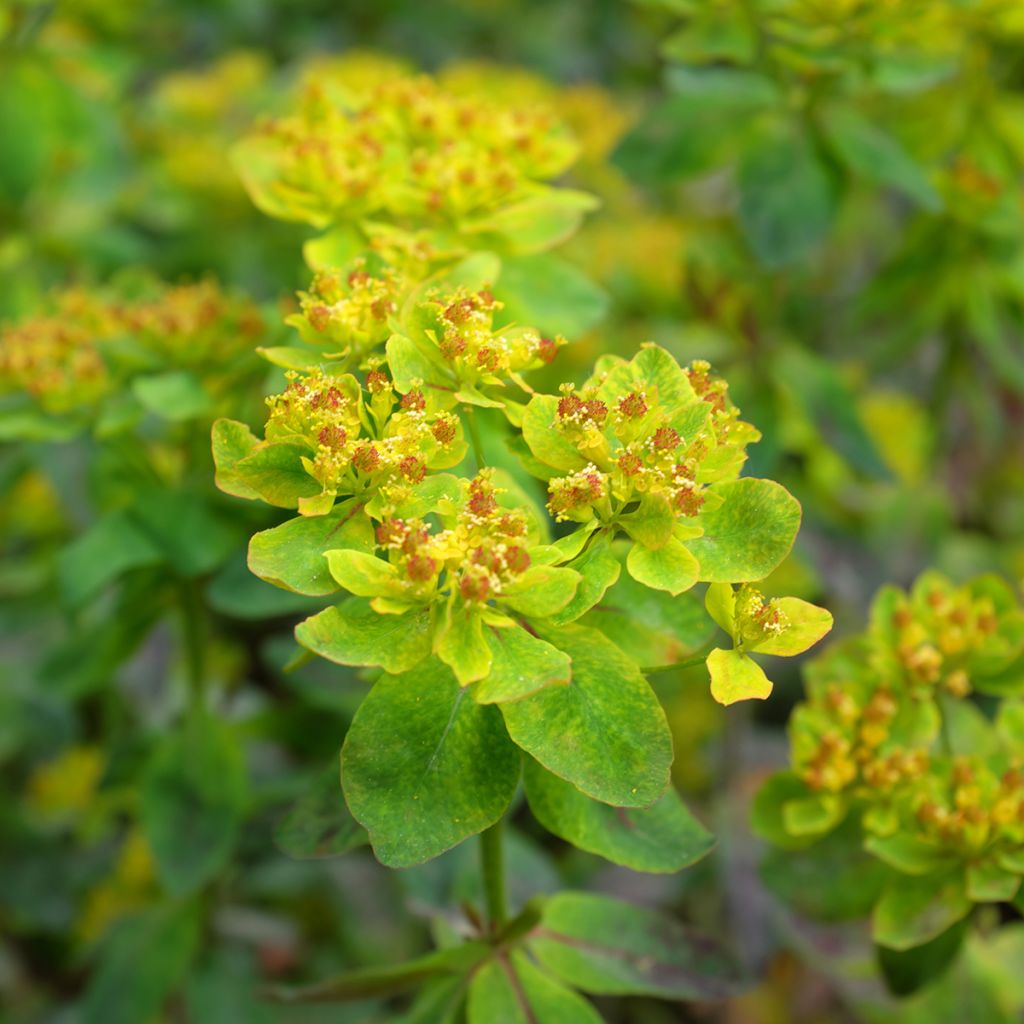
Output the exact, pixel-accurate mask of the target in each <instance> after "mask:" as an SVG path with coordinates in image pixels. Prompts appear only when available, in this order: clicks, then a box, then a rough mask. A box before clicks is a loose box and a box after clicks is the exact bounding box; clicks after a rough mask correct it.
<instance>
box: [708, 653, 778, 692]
mask: <svg viewBox="0 0 1024 1024" xmlns="http://www.w3.org/2000/svg"><path fill="white" fill-rule="evenodd" d="M708 672H709V673H710V674H711V696H712V697H714V698H715V700H717V701H718V703H719V704H726V705H728V704H735V703H736V701H738V700H765V699H767V697H768V696H769V695H770V694H771V692H772V682H771V680H770V679H769V678H768V677H767V676H766V675H765V674H764V670H763V669H762V668H761V666H760V665H758V664H757V662H756V661H754V659H753V658H749V657H747V655H745V654H744V653H743V652H742V651H736V650H729V651H726V650H723V649H722V648H721V647H716V648H715V649H714V650H713V651H712V652H711V653H710V654H709V655H708Z"/></svg>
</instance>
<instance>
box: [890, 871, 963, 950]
mask: <svg viewBox="0 0 1024 1024" xmlns="http://www.w3.org/2000/svg"><path fill="white" fill-rule="evenodd" d="M970 909H971V901H970V900H969V899H968V897H967V891H966V888H965V886H964V876H963V873H962V872H960V871H953V872H946V873H943V874H932V875H919V876H914V875H901V876H899V877H898V878H895V879H894V880H893V881H892V882H890V884H889V885H888V886H887V887H886V889H885V892H883V893H882V898H881V899H880V900H879V901H878V903H877V904H876V905H875V912H874V915H873V916H872V919H871V935H872V938H874V940H875V942H877V943H878V944H879V945H880V946H888V947H889V948H891V949H900V950H903V949H911V948H912V947H914V946H920V945H923V944H924V943H925V942H929V941H930V940H931V939H934V938H935V937H936V936H937V935H940V934H941V933H942V932H944V931H945V930H946V929H947V928H950V927H952V926H953V925H954V924H956V923H957V921H959V920H961V918H963V917H965V916H966V915H967V913H968V912H969V911H970Z"/></svg>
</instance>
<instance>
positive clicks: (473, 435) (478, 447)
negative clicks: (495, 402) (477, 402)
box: [466, 406, 487, 471]
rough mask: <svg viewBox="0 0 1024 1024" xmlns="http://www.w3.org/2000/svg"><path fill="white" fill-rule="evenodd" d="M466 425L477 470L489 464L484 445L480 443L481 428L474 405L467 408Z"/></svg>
mask: <svg viewBox="0 0 1024 1024" xmlns="http://www.w3.org/2000/svg"><path fill="white" fill-rule="evenodd" d="M466 425H467V427H468V429H469V441H470V444H472V446H473V458H474V459H476V468H477V471H479V470H481V469H483V468H484V466H486V465H487V463H486V461H485V460H484V446H483V445H482V444H481V443H480V428H479V426H478V425H477V422H476V411H475V410H474V409H473V407H472V406H470V408H468V409H467V410H466Z"/></svg>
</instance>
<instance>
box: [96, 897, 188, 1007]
mask: <svg viewBox="0 0 1024 1024" xmlns="http://www.w3.org/2000/svg"><path fill="white" fill-rule="evenodd" d="M200 924H201V921H200V916H199V908H198V907H196V906H195V905H194V904H191V903H184V904H163V905H158V906H156V907H153V908H152V909H150V910H146V911H144V912H143V913H141V914H139V915H138V916H137V917H132V918H129V919H128V920H126V921H123V922H121V923H120V924H118V925H117V927H116V929H115V930H114V932H113V933H112V935H111V937H110V939H109V940H108V941H107V943H106V944H105V947H104V955H103V958H102V960H101V961H100V966H99V969H98V970H97V971H96V973H95V974H94V975H93V976H92V979H91V980H90V982H89V988H88V989H87V990H86V993H85V999H84V1001H83V1003H82V1021H83V1022H84V1024H139V1022H140V1021H147V1020H152V1019H153V1018H154V1017H156V1016H157V1014H158V1013H159V1011H160V1009H161V1007H162V1005H163V1002H164V1000H165V999H166V998H167V997H168V996H169V995H170V994H171V992H172V991H173V989H174V988H175V987H176V986H177V985H178V984H179V982H180V981H181V980H182V978H183V977H184V975H185V972H186V970H187V969H188V965H189V962H190V961H191V960H192V957H193V956H194V955H195V952H196V948H197V946H198V945H199V938H200Z"/></svg>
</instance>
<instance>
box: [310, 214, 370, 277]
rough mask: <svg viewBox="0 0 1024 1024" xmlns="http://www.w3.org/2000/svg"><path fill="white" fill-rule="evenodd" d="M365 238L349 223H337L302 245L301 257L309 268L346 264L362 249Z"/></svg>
mask: <svg viewBox="0 0 1024 1024" xmlns="http://www.w3.org/2000/svg"><path fill="white" fill-rule="evenodd" d="M364 249H366V239H365V238H363V236H362V235H361V234H360V233H359V232H358V231H357V230H356V229H355V228H354V227H353V226H352V225H350V224H339V225H337V226H336V227H333V228H331V230H330V231H327V232H325V233H324V234H322V235H320V236H319V237H317V238H310V239H309V240H308V241H306V242H305V243H304V244H303V246H302V258H303V259H304V260H305V261H306V266H308V267H309V268H310V269H311V270H330V269H331V268H332V267H344V266H347V265H348V263H350V262H351V261H352V260H354V259H355V258H356V257H357V256H358V255H359V254H360V253H361V252H363V250H364Z"/></svg>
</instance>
